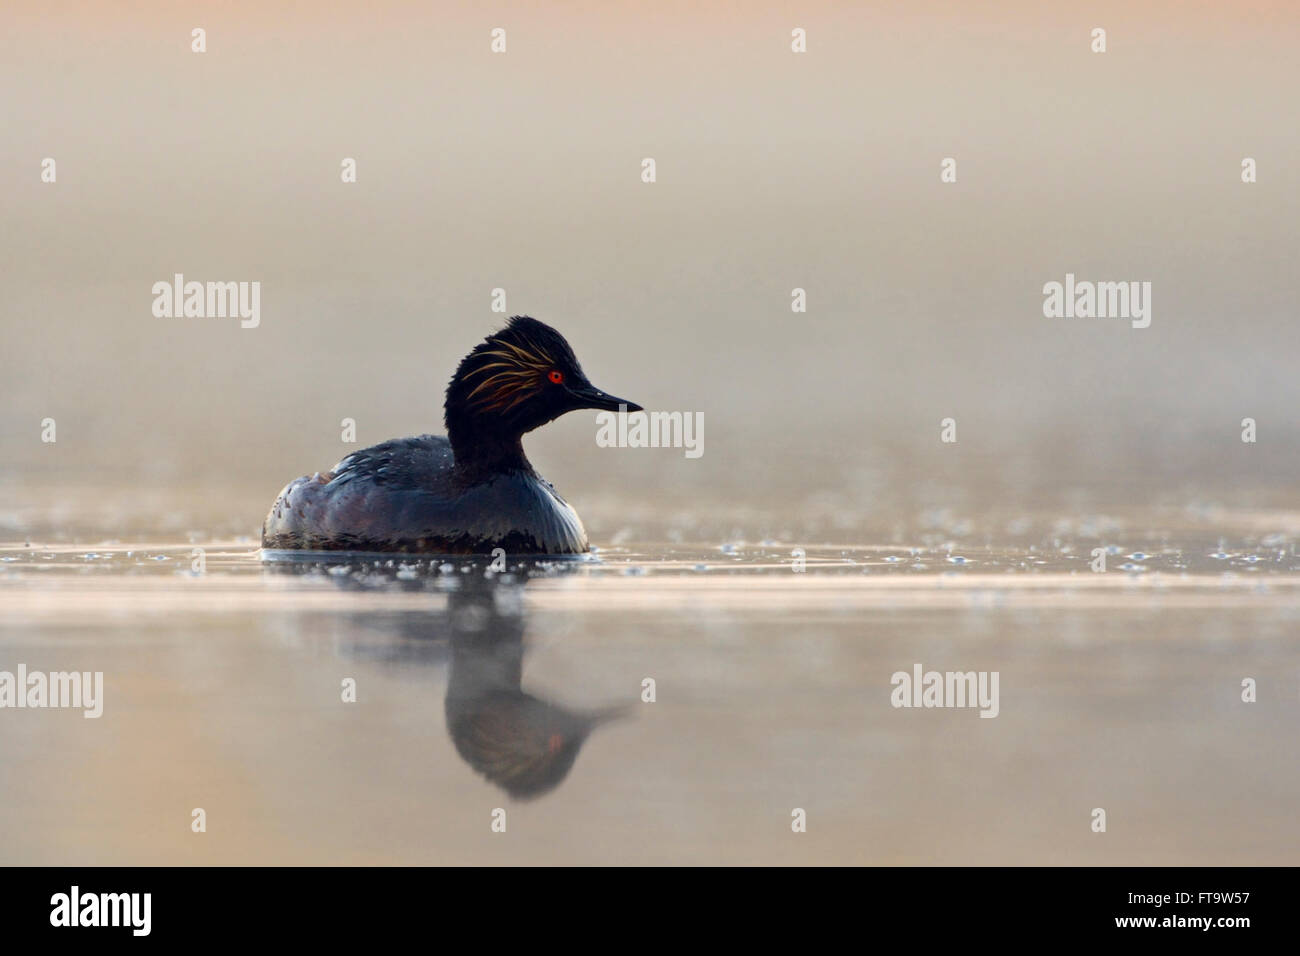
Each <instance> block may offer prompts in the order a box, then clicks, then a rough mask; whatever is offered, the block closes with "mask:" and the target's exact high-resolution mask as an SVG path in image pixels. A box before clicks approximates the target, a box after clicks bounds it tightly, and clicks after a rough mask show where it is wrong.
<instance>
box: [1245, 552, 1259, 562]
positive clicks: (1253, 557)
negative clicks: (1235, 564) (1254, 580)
mask: <svg viewBox="0 0 1300 956" xmlns="http://www.w3.org/2000/svg"><path fill="white" fill-rule="evenodd" d="M1246 560H1247V561H1249V562H1250V563H1251V564H1254V563H1255V562H1256V561H1258V560H1259V555H1257V554H1248V555H1246Z"/></svg>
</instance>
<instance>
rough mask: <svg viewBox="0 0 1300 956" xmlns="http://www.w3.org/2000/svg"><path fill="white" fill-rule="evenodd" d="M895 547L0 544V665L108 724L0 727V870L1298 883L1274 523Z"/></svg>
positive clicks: (1293, 697)
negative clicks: (357, 870) (559, 556)
mask: <svg viewBox="0 0 1300 956" xmlns="http://www.w3.org/2000/svg"><path fill="white" fill-rule="evenodd" d="M1158 521H1163V522H1164V524H1159V523H1158ZM916 529H917V530H916V531H915V534H914V535H913V534H912V532H911V531H910V530H909V531H908V532H907V533H906V534H907V535H908V536H909V537H910V540H902V541H898V542H890V543H864V544H860V545H856V546H849V545H842V544H837V545H833V546H831V545H822V546H818V545H814V544H810V543H800V542H791V541H781V542H777V541H759V542H755V541H745V540H739V539H738V540H733V541H702V542H697V543H691V542H688V541H675V542H672V543H663V542H643V543H636V542H632V541H627V540H623V539H625V538H626V537H627V536H626V535H614V536H612V537H614V538H615V539H618V540H620V541H621V543H620V544H618V545H617V546H609V547H606V548H604V549H602V550H600V551H599V552H598V553H597V554H596V555H595V556H593V557H592V558H591V559H589V560H581V561H565V562H556V563H552V564H546V563H540V564H519V563H516V562H512V563H510V564H509V566H508V570H507V571H506V572H505V573H495V572H493V571H491V570H490V569H489V568H488V566H487V565H486V563H485V562H484V561H481V560H467V559H452V560H447V561H442V560H432V561H430V560H409V559H408V560H402V559H397V560H388V559H373V558H360V557H352V558H343V559H338V558H335V559H332V560H331V561H328V562H321V561H312V560H299V561H292V562H283V561H278V562H270V561H266V560H264V557H265V556H264V555H262V554H261V553H260V552H259V551H258V550H257V549H256V547H255V542H254V541H250V540H248V539H244V540H236V539H230V540H219V539H214V538H211V537H209V536H206V535H204V534H202V533H197V532H195V533H190V534H187V535H183V536H173V537H172V538H171V539H153V540H151V539H149V538H148V537H140V538H138V539H137V540H132V541H125V540H112V539H109V540H103V539H96V538H95V536H94V533H93V531H90V530H87V531H84V532H81V533H79V534H78V535H76V536H75V537H76V538H77V540H76V541H74V542H72V543H68V542H59V543H49V542H43V541H30V540H27V539H26V537H25V536H24V537H22V538H19V539H18V540H10V541H6V542H4V543H3V545H2V546H0V606H3V609H4V613H3V618H2V620H0V670H9V671H15V670H16V668H17V666H18V664H20V663H22V664H25V665H26V666H27V668H28V670H29V671H34V670H42V671H61V670H78V671H102V672H103V673H104V682H105V690H104V698H105V700H104V712H103V716H102V717H101V718H100V719H98V720H87V719H84V718H83V717H82V715H81V713H80V712H79V711H74V710H31V709H21V710H6V711H4V712H2V713H0V720H3V721H4V725H5V726H4V733H3V734H0V793H2V794H3V806H4V813H3V815H2V816H0V862H3V863H77V864H149V863H159V864H166V863H181V864H186V863H194V864H212V863H217V864H220V863H239V862H249V861H252V862H259V863H268V864H282V863H307V864H327V863H547V862H559V863H633V862H639V863H673V862H694V863H709V862H719V863H814V862H818V863H825V862H833V863H953V864H967V863H988V862H994V863H1039V862H1046V863H1085V864H1101V863H1124V864H1159V863H1261V862H1264V863H1278V864H1281V863H1295V862H1296V861H1297V859H1300V823H1297V821H1296V817H1295V807H1296V805H1297V803H1298V802H1300V772H1298V770H1297V743H1296V733H1295V729H1296V726H1297V718H1300V646H1298V645H1297V642H1296V639H1295V637H1296V629H1297V623H1298V621H1300V558H1298V557H1297V556H1296V553H1295V543H1296V538H1295V530H1296V524H1295V519H1294V517H1293V516H1286V515H1280V514H1276V513H1274V514H1270V515H1264V516H1260V515H1251V514H1238V515H1218V516H1216V517H1215V518H1214V520H1206V519H1205V516H1197V517H1195V519H1193V518H1189V517H1188V516H1187V515H1185V514H1184V515H1174V516H1172V517H1171V516H1170V515H1162V516H1155V515H1147V516H1142V517H1141V519H1140V520H1139V519H1132V518H1130V519H1119V520H1106V521H1101V520H1093V519H1082V520H1076V519H1069V520H1067V519H1053V518H1051V517H1050V516H1049V517H1047V518H1023V519H1016V520H1013V521H1011V522H1008V523H1005V524H1003V525H1001V526H1000V528H999V530H998V531H997V533H996V534H994V533H989V532H979V533H977V532H976V531H974V530H973V529H972V528H971V527H969V526H968V525H966V524H964V523H962V522H947V523H945V521H944V520H942V519H941V520H933V516H931V517H930V518H929V519H927V520H924V521H918V522H917V524H916ZM1153 529H1154V530H1153ZM1095 547H1105V548H1107V551H1108V555H1107V566H1108V570H1107V571H1106V573H1104V574H1103V573H1094V572H1093V571H1092V570H1091V569H1090V562H1091V561H1092V560H1093V558H1092V549H1093V548H1095ZM195 549H201V550H202V557H203V563H204V567H203V569H202V570H201V571H195V570H194V564H195V559H196V555H195ZM796 549H801V550H802V552H803V554H802V556H801V555H799V554H796V553H795V552H796ZM801 557H802V561H803V562H804V565H805V570H803V571H802V572H800V571H796V570H795V566H796V564H797V563H798V561H799V560H800V558H801ZM916 664H920V665H922V666H923V668H924V669H926V670H931V669H933V670H940V671H948V670H960V671H969V670H975V671H997V672H998V673H999V675H1000V677H999V687H1000V700H999V712H998V716H997V717H996V718H994V719H981V718H980V717H979V716H978V712H977V711H976V710H974V709H957V708H952V709H907V708H895V707H893V706H891V703H890V694H891V691H892V689H893V688H892V686H891V682H890V681H891V675H892V674H894V673H895V672H897V671H907V672H911V671H912V669H913V667H914V665H916ZM1245 678H1253V679H1254V680H1255V681H1256V682H1257V688H1258V690H1257V693H1258V701H1257V702H1255V703H1243V701H1242V699H1241V695H1242V681H1243V679H1245ZM347 680H352V681H355V687H356V700H355V702H344V701H343V699H342V697H343V691H342V688H343V686H344V682H345V681H347ZM647 680H652V681H653V682H654V684H653V687H654V698H655V699H654V701H653V702H648V701H646V700H644V699H643V696H644V688H645V686H646V684H645V682H646V681H647ZM198 807H201V808H203V810H204V811H205V813H206V819H207V832H206V833H202V834H196V833H193V832H191V813H192V811H193V810H194V808H198ZM1096 807H1102V808H1105V810H1106V812H1107V832H1106V833H1104V834H1097V833H1093V832H1092V831H1091V829H1090V821H1091V816H1090V814H1091V812H1092V810H1093V808H1096ZM795 808H801V809H803V810H804V811H806V814H807V832H806V833H802V834H796V833H793V832H792V830H791V819H792V816H791V815H792V811H793V810H794V809H795ZM498 809H500V810H503V811H504V812H505V820H506V830H505V832H504V833H500V832H493V830H492V826H491V825H492V821H493V814H494V811H496V810H498Z"/></svg>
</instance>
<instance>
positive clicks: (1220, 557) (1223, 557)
mask: <svg viewBox="0 0 1300 956" xmlns="http://www.w3.org/2000/svg"><path fill="white" fill-rule="evenodd" d="M1210 557H1212V558H1214V560H1216V561H1227V560H1228V559H1229V558H1230V557H1232V555H1230V554H1228V553H1226V552H1224V551H1215V552H1214V554H1212V555H1210Z"/></svg>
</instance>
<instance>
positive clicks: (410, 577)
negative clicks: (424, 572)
mask: <svg viewBox="0 0 1300 956" xmlns="http://www.w3.org/2000/svg"><path fill="white" fill-rule="evenodd" d="M393 576H394V577H395V578H397V580H399V581H414V580H415V579H416V578H418V577H419V576H420V575H419V574H417V573H416V571H415V569H414V568H408V567H405V566H403V567H400V568H398V569H397V573H396V574H395V575H393Z"/></svg>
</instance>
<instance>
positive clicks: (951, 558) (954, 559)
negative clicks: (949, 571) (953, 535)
mask: <svg viewBox="0 0 1300 956" xmlns="http://www.w3.org/2000/svg"><path fill="white" fill-rule="evenodd" d="M947 560H948V563H949V564H966V563H967V560H966V559H965V558H963V557H962V556H961V555H960V554H950V555H948V559H947Z"/></svg>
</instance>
